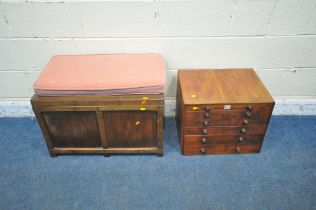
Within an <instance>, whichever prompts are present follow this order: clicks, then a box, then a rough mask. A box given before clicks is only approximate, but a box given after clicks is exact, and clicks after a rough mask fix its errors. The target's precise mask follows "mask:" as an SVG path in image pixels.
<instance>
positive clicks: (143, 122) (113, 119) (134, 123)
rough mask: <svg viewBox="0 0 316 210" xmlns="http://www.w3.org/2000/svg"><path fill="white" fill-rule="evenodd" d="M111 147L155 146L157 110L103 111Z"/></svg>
mask: <svg viewBox="0 0 316 210" xmlns="http://www.w3.org/2000/svg"><path fill="white" fill-rule="evenodd" d="M103 115H104V121H105V129H106V133H107V142H108V146H109V147H141V146H142V147H154V146H156V145H157V139H156V124H155V121H156V118H157V116H156V112H150V111H112V112H108V111H107V112H103Z"/></svg>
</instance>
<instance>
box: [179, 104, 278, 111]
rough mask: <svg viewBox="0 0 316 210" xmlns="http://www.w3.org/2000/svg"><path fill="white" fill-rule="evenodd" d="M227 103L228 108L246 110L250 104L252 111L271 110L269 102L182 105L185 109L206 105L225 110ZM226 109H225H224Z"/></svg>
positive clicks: (212, 108) (198, 108)
mask: <svg viewBox="0 0 316 210" xmlns="http://www.w3.org/2000/svg"><path fill="white" fill-rule="evenodd" d="M227 105H229V106H230V107H229V110H232V111H236V110H241V111H246V110H248V106H249V105H251V106H252V109H253V111H254V112H255V111H265V110H271V108H272V104H271V103H245V104H238V103H237V104H236V103H233V102H231V103H226V104H195V105H186V106H185V107H184V110H185V111H205V109H206V108H207V107H209V108H210V110H211V111H223V110H225V106H227ZM225 111H226V110H225Z"/></svg>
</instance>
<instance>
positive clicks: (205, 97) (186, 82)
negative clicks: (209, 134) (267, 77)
mask: <svg viewBox="0 0 316 210" xmlns="http://www.w3.org/2000/svg"><path fill="white" fill-rule="evenodd" d="M178 74H179V79H180V81H181V88H182V94H183V101H184V104H191V105H192V104H226V103H227V104H230V103H239V104H241V103H270V102H272V101H273V98H272V96H271V95H270V93H269V92H268V90H267V89H266V88H265V86H264V85H263V83H262V82H261V80H260V79H259V77H258V76H257V74H256V73H255V71H254V70H253V69H213V70H211V71H210V70H189V69H188V70H179V71H178Z"/></svg>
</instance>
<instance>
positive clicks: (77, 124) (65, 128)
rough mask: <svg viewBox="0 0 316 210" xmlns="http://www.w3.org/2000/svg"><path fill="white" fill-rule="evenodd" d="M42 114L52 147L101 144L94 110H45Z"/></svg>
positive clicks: (95, 145)
mask: <svg viewBox="0 0 316 210" xmlns="http://www.w3.org/2000/svg"><path fill="white" fill-rule="evenodd" d="M43 116H44V119H45V123H46V125H47V128H48V132H49V136H50V138H51V139H52V141H53V142H54V147H100V146H101V145H102V144H101V139H100V134H99V129H98V125H97V120H96V114H95V113H94V112H45V113H43Z"/></svg>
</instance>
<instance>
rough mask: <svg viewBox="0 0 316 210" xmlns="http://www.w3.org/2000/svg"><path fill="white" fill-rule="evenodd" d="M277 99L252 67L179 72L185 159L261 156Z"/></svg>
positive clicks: (179, 114) (179, 118)
mask: <svg viewBox="0 0 316 210" xmlns="http://www.w3.org/2000/svg"><path fill="white" fill-rule="evenodd" d="M273 107H274V100H273V98H272V96H271V95H270V94H269V92H268V90H267V89H266V88H265V86H264V85H263V83H262V82H261V80H260V79H259V77H258V76H257V75H256V73H255V71H254V70H253V69H217V70H179V71H178V85H177V112H176V115H177V116H176V118H177V127H178V134H179V140H180V146H181V152H182V154H184V155H200V154H238V153H241V154H245V153H258V152H260V149H261V146H262V143H263V139H264V136H265V133H266V130H267V127H268V124H269V120H270V117H271V114H272V110H273Z"/></svg>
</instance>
